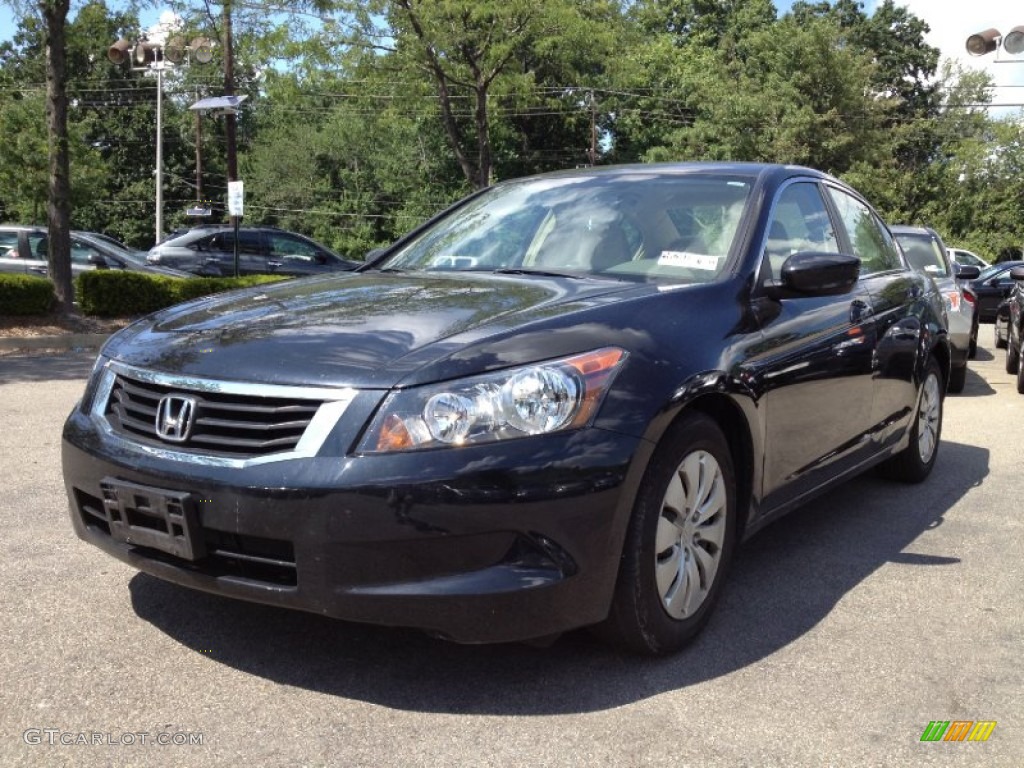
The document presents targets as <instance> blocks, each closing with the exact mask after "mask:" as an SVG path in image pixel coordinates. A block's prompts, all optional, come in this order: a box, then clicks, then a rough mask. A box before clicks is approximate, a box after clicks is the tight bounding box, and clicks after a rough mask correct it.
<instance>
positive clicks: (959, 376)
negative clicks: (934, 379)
mask: <svg viewBox="0 0 1024 768" xmlns="http://www.w3.org/2000/svg"><path fill="white" fill-rule="evenodd" d="M966 383H967V365H966V364H965V365H961V366H960V367H959V368H953V369H951V370H950V372H949V383H948V384H946V392H952V393H953V394H955V395H958V394H960V393H961V392H963V391H964V385H965V384H966Z"/></svg>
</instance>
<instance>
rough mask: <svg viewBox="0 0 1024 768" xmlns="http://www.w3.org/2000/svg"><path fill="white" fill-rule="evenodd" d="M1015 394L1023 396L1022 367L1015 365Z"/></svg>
mask: <svg viewBox="0 0 1024 768" xmlns="http://www.w3.org/2000/svg"><path fill="white" fill-rule="evenodd" d="M1017 392H1018V393H1019V394H1022V395H1024V365H1021V364H1020V363H1019V362H1018V363H1017Z"/></svg>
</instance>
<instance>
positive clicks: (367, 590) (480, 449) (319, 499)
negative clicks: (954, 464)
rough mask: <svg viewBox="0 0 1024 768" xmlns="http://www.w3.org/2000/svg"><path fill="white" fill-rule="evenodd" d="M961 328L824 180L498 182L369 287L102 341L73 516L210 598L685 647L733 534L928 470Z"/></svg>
mask: <svg viewBox="0 0 1024 768" xmlns="http://www.w3.org/2000/svg"><path fill="white" fill-rule="evenodd" d="M943 312H944V310H943V305H942V303H941V300H940V297H939V296H938V295H937V293H936V291H935V288H934V285H933V283H932V281H930V280H929V279H928V278H927V277H925V276H922V275H920V274H918V273H916V272H914V271H912V270H910V269H908V268H907V266H906V265H905V263H904V262H903V260H902V256H901V254H900V251H899V250H898V248H897V247H896V246H895V245H894V244H893V239H892V237H891V235H890V233H889V230H888V229H887V227H886V226H885V224H883V223H882V221H881V220H880V219H879V218H878V216H877V215H876V214H875V213H874V212H873V210H872V208H871V207H870V206H869V205H868V204H867V203H866V202H865V201H864V200H863V198H861V197H860V196H859V195H858V194H857V193H856V192H854V191H853V190H851V189H850V188H849V187H847V186H845V185H844V184H842V183H841V182H839V181H837V180H836V179H834V178H831V177H829V176H827V175H824V174H822V173H819V172H817V171H814V170H810V169H807V168H800V167H783V166H770V165H751V164H679V165H644V166H628V167H618V168H606V169H590V170H578V171H572V172H565V173H556V174H552V175H545V176H538V177H533V178H527V179H520V180H515V181H510V182H507V183H502V184H498V185H496V186H493V187H490V188H488V189H485V190H483V191H480V192H478V193H477V194H474V195H471V196H470V197H468V198H467V199H465V200H463V201H462V202H460V203H458V204H457V205H455V206H453V207H452V208H451V209H449V210H447V211H445V212H443V213H442V214H440V215H438V216H437V217H436V218H434V219H432V220H431V221H429V222H427V223H426V224H424V225H423V226H422V227H420V228H418V229H416V230H415V231H413V232H411V233H410V234H409V235H407V236H406V237H404V238H402V239H401V240H399V241H398V242H396V243H395V244H394V245H393V246H391V247H390V248H389V249H387V250H386V251H385V252H384V253H383V254H381V255H380V256H379V257H378V258H377V259H375V260H374V261H373V262H371V263H370V264H368V265H366V266H364V267H362V268H360V269H359V270H357V271H356V272H353V273H341V274H336V275H330V276H323V277H313V278H308V279H302V280H296V281H291V282H285V283H281V284H275V285H272V286H260V287H258V288H255V289H252V290H246V291H241V292H237V293H233V294H228V295H220V296H213V297H207V298H205V299H200V300H197V301H193V302H189V303H187V304H182V305H179V306H177V307H173V308H171V309H167V310H164V311H161V312H159V313H157V314H155V315H152V316H150V317H148V318H146V319H144V320H141V321H139V322H137V323H135V324H134V325H132V326H130V327H129V328H127V329H125V330H123V331H121V332H120V333H118V334H117V335H116V336H114V337H113V338H112V339H111V340H110V341H109V342H108V343H107V344H106V346H105V347H104V348H103V349H102V351H101V353H100V355H99V359H98V360H97V362H96V367H95V370H94V371H93V374H92V376H91V378H90V380H89V383H88V386H87V387H86V390H85V394H84V397H83V399H82V401H81V402H80V403H79V404H78V405H77V406H76V407H75V409H74V411H73V412H72V413H71V415H70V417H69V418H68V421H67V424H66V426H65V430H64V441H63V467H64V477H65V482H66V485H67V492H68V498H69V501H70V507H71V519H72V522H73V525H74V529H75V531H76V533H77V534H78V536H80V537H81V538H82V539H84V540H86V541H87V542H89V543H91V544H94V545H96V546H98V547H100V548H101V549H103V550H105V551H106V552H108V553H110V554H111V555H113V556H114V557H117V558H119V559H121V560H123V561H125V562H127V563H130V564H131V565H133V566H135V567H137V568H139V569H141V570H143V571H145V572H147V573H150V574H152V575H154V576H157V577H160V578H162V579H166V580H168V581H172V582H176V583H178V584H182V585H186V586H189V587H194V588H197V589H202V590H207V591H209V592H214V593H218V594H221V595H229V596H232V597H237V598H243V599H247V600H253V601H257V602H262V603H269V604H273V605H279V606H287V607H291V608H299V609H304V610H307V611H312V612H316V613H322V614H325V615H328V616H333V617H338V618H342V619H347V620H352V621H359V622H372V623H377V624H387V625H396V626H406V627H416V628H421V629H423V630H426V631H428V632H430V633H433V634H435V635H438V636H441V637H445V638H449V639H452V640H456V641H460V642H498V641H509V640H530V639H538V638H542V637H548V636H552V635H556V634H557V633H559V632H562V631H564V630H568V629H571V628H574V627H582V626H589V625H593V626H595V627H596V628H597V629H598V630H599V631H600V632H601V633H602V634H603V635H604V636H605V637H606V638H608V639H610V640H611V641H613V642H615V643H617V644H618V645H620V646H623V647H626V648H632V649H635V650H639V651H642V652H647V653H662V652H670V651H673V650H675V649H677V648H679V647H681V646H682V645H683V644H684V643H685V642H686V641H687V640H688V639H690V638H691V637H693V636H694V635H695V634H696V633H697V632H698V631H699V630H700V628H701V627H702V626H703V625H704V624H705V623H706V622H707V620H708V618H709V615H710V613H711V611H712V608H713V606H714V605H715V603H716V601H717V599H718V598H719V596H720V594H721V590H722V585H723V581H724V580H725V578H726V574H727V571H728V570H729V565H730V562H731V560H732V559H733V556H734V553H735V551H736V547H737V544H738V543H739V542H740V541H742V540H743V539H744V538H745V537H748V536H750V535H751V534H752V533H753V532H755V531H756V530H758V529H759V528H761V527H762V526H763V525H765V524H766V523H768V522H769V521H771V520H773V519H774V518H777V517H778V516H779V515H781V514H783V513H784V512H786V511H787V510H790V509H792V508H793V507H794V506H796V505H798V504H800V503H802V502H804V501H805V500H807V499H808V498H810V497H811V496H813V495H815V494H816V493H819V492H821V491H823V490H824V489H826V488H828V487H830V486H832V485H834V484H836V483H838V482H840V481H843V480H845V479H847V478H849V477H851V476H852V475H854V474H856V473H859V472H862V471H864V470H866V469H868V468H870V467H872V466H875V465H881V466H882V467H883V468H884V471H885V472H887V473H888V474H889V475H890V476H892V477H895V478H897V479H902V480H905V481H910V482H917V481H921V480H923V479H924V478H925V477H926V476H927V475H928V474H929V472H930V471H931V469H932V466H933V464H934V462H935V457H936V452H937V450H938V446H939V437H940V430H941V424H942V408H943V396H944V392H945V384H946V380H947V378H948V376H949V355H950V352H949V344H948V341H947V335H946V325H945V317H944V315H943Z"/></svg>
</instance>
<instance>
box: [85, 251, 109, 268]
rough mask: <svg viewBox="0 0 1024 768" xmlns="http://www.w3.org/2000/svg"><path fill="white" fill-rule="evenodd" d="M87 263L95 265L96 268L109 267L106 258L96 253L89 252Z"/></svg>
mask: <svg viewBox="0 0 1024 768" xmlns="http://www.w3.org/2000/svg"><path fill="white" fill-rule="evenodd" d="M89 263H90V264H92V265H93V266H94V267H96V269H108V268H109V267H110V265H109V264H107V260H106V259H105V258H103V256H102V255H101V254H98V253H90V254H89Z"/></svg>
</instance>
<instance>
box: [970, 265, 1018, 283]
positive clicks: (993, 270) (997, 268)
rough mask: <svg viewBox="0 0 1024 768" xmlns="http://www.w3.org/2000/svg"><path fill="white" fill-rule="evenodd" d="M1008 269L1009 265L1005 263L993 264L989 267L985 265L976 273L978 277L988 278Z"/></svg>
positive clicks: (981, 278) (980, 278)
mask: <svg viewBox="0 0 1024 768" xmlns="http://www.w3.org/2000/svg"><path fill="white" fill-rule="evenodd" d="M1008 269H1010V267H1008V266H1007V265H1005V264H993V265H992V266H991V267H985V268H984V269H983V270H981V273H980V274H979V275H978V279H979V280H988V279H989V278H990V277H994V276H995V275H998V274H999V273H1001V272H1006V271H1007V270H1008Z"/></svg>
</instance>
